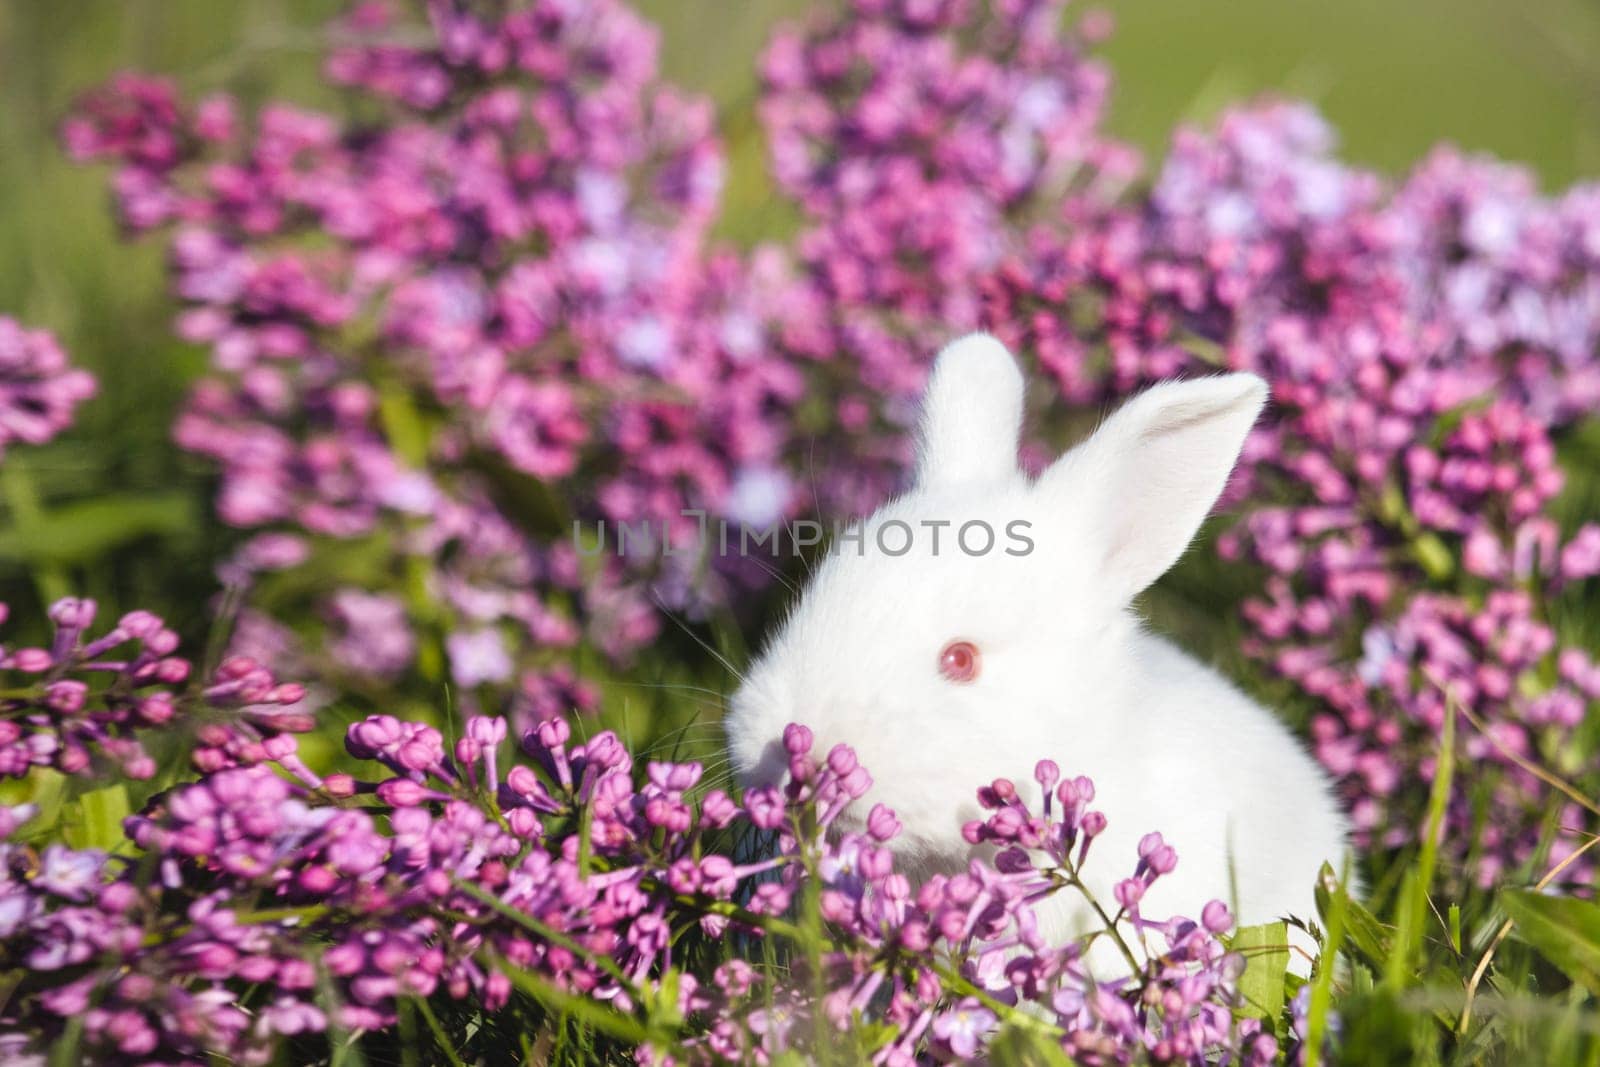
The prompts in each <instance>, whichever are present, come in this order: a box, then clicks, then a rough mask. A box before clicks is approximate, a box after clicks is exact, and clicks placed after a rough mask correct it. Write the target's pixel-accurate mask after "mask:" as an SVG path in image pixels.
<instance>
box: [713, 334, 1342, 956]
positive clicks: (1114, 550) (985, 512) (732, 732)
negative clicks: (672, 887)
mask: <svg viewBox="0 0 1600 1067" xmlns="http://www.w3.org/2000/svg"><path fill="white" fill-rule="evenodd" d="M1266 395H1267V389H1266V384H1265V383H1264V382H1263V381H1262V380H1261V379H1260V378H1258V377H1256V376H1254V375H1251V374H1227V375H1221V376H1218V377H1211V378H1201V379H1197V380H1191V381H1181V382H1177V381H1175V382H1167V383H1163V384H1161V385H1158V386H1156V387H1154V388H1152V389H1150V390H1148V391H1147V392H1144V393H1142V394H1140V395H1139V396H1137V397H1135V398H1133V399H1132V400H1130V401H1128V402H1127V403H1126V404H1125V405H1123V407H1122V408H1121V409H1120V410H1119V411H1117V412H1116V413H1115V414H1113V415H1112V416H1111V417H1110V418H1108V419H1107V420H1106V421H1105V422H1104V424H1103V425H1102V426H1101V427H1100V428H1099V430H1098V431H1097V432H1095V433H1094V434H1093V435H1092V436H1091V437H1090V438H1089V439H1088V440H1087V441H1085V442H1084V443H1082V444H1081V445H1079V446H1078V447H1076V448H1074V449H1073V450H1071V451H1070V452H1068V453H1067V454H1066V455H1065V456H1063V457H1062V458H1061V459H1060V460H1059V461H1057V462H1056V463H1055V464H1054V465H1053V466H1051V467H1050V468H1049V469H1048V470H1047V471H1045V472H1044V474H1042V475H1041V476H1040V477H1039V478H1038V479H1037V480H1031V479H1029V478H1028V477H1027V476H1026V475H1024V474H1023V473H1022V472H1021V471H1020V470H1019V468H1018V465H1017V442H1018V435H1019V432H1020V426H1021V420H1022V399H1023V381H1022V377H1021V374H1020V372H1019V371H1018V368H1017V365H1016V362H1015V361H1014V360H1013V359H1012V357H1011V355H1010V353H1008V352H1007V351H1006V349H1005V348H1004V346H1002V345H1001V344H1000V343H999V342H998V341H996V340H995V339H994V338H992V337H989V336H986V335H982V334H978V335H973V336H970V337H966V338H963V339H961V340H959V341H956V342H954V343H953V344H951V345H950V346H948V347H947V348H946V349H945V350H944V351H943V352H942V353H941V354H940V355H939V358H938V360H937V362H936V363H935V366H934V370H933V374H932V377H931V378H930V380H929V385H928V389H927V395H926V398H925V400H924V404H923V415H922V424H921V427H920V435H919V440H920V448H919V459H918V464H917V474H916V480H915V485H914V487H913V488H912V490H911V491H910V492H908V493H907V494H906V495H904V496H902V497H900V498H899V499H897V500H894V501H892V502H890V503H888V504H886V505H885V506H884V507H883V508H882V509H880V510H879V511H878V512H877V513H876V514H875V515H873V516H872V517H871V518H869V519H868V520H866V523H865V529H866V536H865V537H864V538H863V539H862V543H861V544H860V546H859V548H858V547H857V545H856V544H854V543H851V542H849V541H841V542H840V543H839V544H837V545H836V546H835V548H834V550H833V551H832V552H831V553H830V554H829V556H828V557H827V558H826V559H825V560H824V561H823V562H822V563H821V564H820V566H819V567H818V569H817V571H816V573H815V575H814V576H813V578H812V579H811V582H810V585H809V588H808V589H807V591H806V593H805V594H804V595H803V596H802V598H801V599H800V601H799V603H798V605H797V606H796V608H795V610H794V612H793V614H792V615H791V616H790V617H789V618H788V620H787V621H786V623H785V624H784V625H783V626H782V628H781V629H780V630H779V632H778V633H777V634H776V636H775V638H774V639H773V640H772V641H771V643H770V645H769V646H768V647H767V649H766V650H765V652H764V653H763V654H762V655H761V657H760V658H759V659H758V660H757V661H756V663H755V664H754V665H753V666H752V667H751V669H750V671H749V673H748V675H747V677H746V680H745V681H744V683H743V685H742V686H741V687H740V689H739V691H738V692H737V693H736V694H735V696H734V698H733V702H732V704H731V708H730V713H729V717H728V720H727V732H728V739H729V747H730V750H731V753H732V756H733V760H734V763H735V765H736V767H737V768H738V769H739V771H740V773H741V775H742V776H743V777H744V779H745V780H746V781H747V782H752V783H754V782H771V781H775V780H777V779H778V778H779V777H781V774H782V768H783V766H784V760H783V755H782V750H781V744H780V743H779V738H780V736H781V733H782V730H783V727H784V725H785V724H786V723H789V722H800V723H804V724H806V725H808V726H810V727H811V728H812V730H813V731H814V732H815V734H816V739H817V744H818V746H819V748H818V750H819V751H823V752H825V751H827V749H828V748H829V747H830V746H832V745H834V744H836V743H839V742H844V743H846V744H849V745H851V746H853V747H854V748H855V750H856V753H857V755H858V756H859V757H860V759H861V762H862V763H863V764H864V765H865V766H866V767H867V769H868V770H869V771H870V772H871V774H872V778H873V787H872V790H871V792H870V793H869V794H868V795H867V797H866V798H865V800H864V801H858V802H857V804H856V805H855V806H854V813H855V817H856V818H857V819H860V818H862V817H863V816H864V815H865V813H866V812H867V811H868V810H869V809H870V808H871V806H872V804H873V803H876V802H879V801H881V802H883V803H885V804H887V805H888V806H889V807H891V808H893V809H894V811H895V812H896V814H897V815H898V816H899V817H900V820H901V822H902V823H903V825H904V831H903V833H902V835H901V836H900V838H899V839H897V841H896V842H895V843H894V846H893V847H894V848H895V850H896V852H897V854H898V855H899V856H900V857H901V861H902V864H903V865H905V866H907V867H908V868H910V869H911V870H913V871H914V872H918V873H927V872H930V871H934V870H946V871H948V870H952V869H956V868H959V867H961V866H963V865H964V864H965V862H966V860H967V858H968V857H969V855H970V854H971V851H970V848H969V846H968V845H967V844H966V842H965V841H964V840H963V839H962V836H961V827H962V824H963V823H964V822H966V821H968V820H970V819H973V818H977V817H978V816H979V815H980V809H979V808H978V805H977V802H976V799H975V796H974V791H975V787H976V786H978V785H980V784H983V783H986V782H988V781H990V780H992V779H994V778H998V777H1006V778H1010V779H1012V780H1013V781H1015V782H1016V783H1017V785H1018V787H1019V788H1020V789H1023V790H1025V791H1026V794H1027V796H1028V799H1029V802H1030V804H1036V803H1037V797H1038V787H1037V785H1036V784H1034V783H1033V781H1032V777H1031V775H1032V770H1033V767H1034V764H1035V763H1036V762H1037V761H1038V760H1039V759H1041V758H1050V759H1053V760H1055V761H1056V762H1057V763H1058V764H1059V765H1060V767H1061V769H1062V771H1063V773H1065V774H1067V775H1078V774H1086V775H1089V776H1090V777H1092V778H1093V779H1094V782H1095V787H1096V791H1097V793H1096V798H1095V803H1094V806H1095V807H1097V808H1099V809H1101V810H1103V811H1104V812H1105V813H1106V815H1107V818H1108V819H1109V826H1108V828H1107V830H1106V831H1105V833H1104V835H1103V836H1102V837H1101V838H1100V839H1099V840H1097V841H1096V843H1095V845H1094V847H1093V849H1092V850H1091V852H1090V858H1089V862H1088V863H1087V864H1086V870H1085V876H1086V877H1085V880H1086V882H1087V883H1088V885H1089V887H1090V888H1091V889H1092V890H1093V891H1094V892H1095V894H1096V895H1097V896H1098V897H1099V898H1100V899H1101V900H1102V901H1103V902H1107V903H1109V902H1110V901H1111V900H1112V895H1111V889H1112V886H1113V885H1114V884H1115V882H1116V881H1117V880H1118V879H1120V878H1124V877H1127V875H1128V874H1130V873H1131V872H1132V869H1133V866H1134V863H1135V862H1136V859H1137V850H1136V846H1137V843H1138V841H1139V838H1140V837H1141V836H1142V835H1144V834H1145V833H1147V832H1149V831H1151V830H1159V831H1160V832H1161V833H1162V835H1163V836H1164V837H1165V838H1166V840H1167V841H1168V843H1170V844H1171V845H1172V846H1173V847H1174V848H1175V849H1176V850H1177V852H1178V856H1179V863H1178V868H1177V870H1176V871H1175V872H1173V873H1172V874H1170V875H1167V876H1166V877H1164V878H1161V879H1160V880H1159V881H1158V882H1157V883H1156V885H1155V886H1154V887H1153V889H1152V890H1151V891H1150V893H1149V895H1148V896H1147V897H1146V898H1145V903H1144V905H1143V907H1142V910H1143V911H1144V913H1145V914H1146V915H1150V916H1153V917H1158V918H1165V917H1166V916H1168V915H1175V914H1185V915H1190V916H1198V915H1199V912H1200V910H1201V908H1202V907H1203V906H1204V905H1205V903H1206V902H1207V901H1209V900H1212V899H1220V900H1224V901H1227V902H1230V903H1232V904H1233V905H1234V907H1235V909H1236V914H1237V916H1238V918H1239V920H1240V921H1241V922H1242V923H1244V924H1252V923H1258V922H1267V921H1271V920H1273V919H1276V918H1279V917H1282V916H1287V915H1295V916H1299V917H1302V918H1308V919H1315V918H1316V910H1315V906H1314V902H1313V885H1314V883H1315V881H1316V877H1317V872H1318V869H1319V867H1320V866H1321V865H1322V863H1323V862H1324V861H1327V862H1330V863H1332V864H1333V865H1334V867H1335V869H1338V868H1339V866H1340V863H1341V861H1342V860H1343V857H1344V852H1345V848H1346V843H1345V842H1346V836H1347V824H1346V821H1345V818H1344V816H1343V814H1342V813H1341V811H1340V809H1339V806H1338V804H1337V803H1336V802H1335V800H1334V798H1333V796H1332V794H1331V792H1330V790H1329V786H1328V782H1327V779H1326V778H1325V777H1324V776H1323V774H1322V772H1321V771H1320V769H1319V768H1318V767H1317V765H1316V763H1315V762H1313V761H1312V760H1311V759H1310V757H1309V756H1308V755H1307V754H1306V752H1305V751H1304V750H1303V749H1302V748H1301V747H1300V745H1299V744H1298V743H1297V742H1296V740H1295V739H1294V737H1293V736H1292V735H1291V734H1290V732H1289V731H1288V730H1287V729H1286V728H1285V727H1284V726H1283V725H1282V724H1281V723H1280V722H1279V721H1278V720H1277V719H1276V718H1275V717H1274V716H1273V715H1272V713H1271V712H1269V711H1267V710H1266V709H1264V708H1262V707H1260V706H1259V705H1257V704H1255V703H1254V702H1252V701H1251V700H1250V699H1249V698H1247V697H1246V696H1244V695H1243V694H1242V693H1241V692H1239V691H1238V690H1237V689H1235V688H1234V687H1233V686H1232V685H1231V684H1230V683H1229V682H1227V681H1226V680H1224V679H1223V678H1222V677H1221V676H1219V675H1218V674H1217V673H1215V672H1214V671H1212V670H1211V669H1209V668H1208V667H1205V666H1203V665H1201V664H1200V663H1198V662H1196V661H1194V660H1192V659H1190V658H1189V657H1188V656H1186V655H1184V654H1183V653H1182V652H1180V651H1178V650H1177V649H1176V648H1175V647H1173V646H1172V645H1171V644H1169V643H1168V642H1167V641H1165V640H1163V639H1162V638H1160V637H1156V636H1153V635H1151V634H1148V633H1146V632H1145V631H1144V630H1143V629H1142V628H1141V626H1140V623H1139V622H1138V620H1137V619H1136V618H1135V616H1134V615H1133V613H1132V612H1131V610H1130V607H1129V602H1130V600H1131V599H1132V598H1133V597H1134V596H1136V595H1137V594H1138V593H1139V592H1140V591H1141V590H1142V589H1144V588H1145V587H1146V586H1147V585H1149V584H1150V583H1151V582H1153V581H1154V580H1155V579H1156V578H1158V577H1159V576H1160V575H1161V574H1162V573H1163V572H1164V571H1165V570H1166V569H1167V568H1168V567H1170V566H1171V565H1172V564H1173V563H1174V562H1175V561H1176V560H1177V559H1178V557H1179V556H1180V555H1181V554H1182V553H1183V551H1184V549H1185V548H1186V547H1187V546H1188V544H1189V541H1190V540H1191V538H1192V537H1193V536H1194V533H1195V531H1196V530H1197V529H1198V528H1199V526H1200V524H1201V522H1202V521H1203V520H1204V518H1205V516H1206V514H1207V513H1208V512H1209V510H1210V509H1211V507H1212V505H1213V504H1214V503H1215V502H1216V499H1217V497H1218V495H1219V494H1220V493H1221V491H1222V489H1223V487H1224V485H1225V483H1226V481H1227V478H1228V474H1229V472H1230V470H1231V469H1232V467H1233V465H1234V462H1235V461H1236V459H1237V458H1238V454H1239V450H1240V447H1241V445H1242V443H1243V441H1244V438H1245V435H1246V434H1247V433H1248V431H1249V429H1250V426H1251V425H1252V423H1253V422H1254V421H1255V419H1256V416H1257V414H1258V413H1259V412H1260V410H1261V407H1262V404H1263V403H1264V401H1265V400H1266ZM896 519H898V520H901V521H903V522H905V523H907V524H909V526H910V527H911V528H912V530H913V532H914V534H915V536H914V537H913V538H912V539H911V540H912V546H911V549H910V551H909V552H907V553H906V554H905V555H903V556H890V555H887V554H885V553H884V552H883V551H882V550H881V546H880V545H879V544H878V541H877V538H876V537H875V536H874V534H873V531H874V530H877V529H878V528H879V527H881V526H882V525H883V524H884V523H886V522H891V521H893V520H896ZM973 520H983V521H985V522H987V523H988V525H989V526H990V527H991V528H993V529H994V531H995V533H996V535H997V537H996V544H995V546H994V548H993V549H992V550H991V551H989V552H987V553H985V554H980V555H969V554H968V553H967V552H965V551H963V550H962V548H961V547H960V546H959V545H958V544H957V543H956V540H955V538H956V534H957V532H958V530H959V529H960V527H961V526H962V525H963V524H964V523H967V522H971V521H973ZM1017 520H1022V521H1025V522H1028V523H1029V524H1031V525H1030V526H1029V527H1027V528H1026V536H1027V537H1029V538H1031V540H1032V541H1033V543H1034V547H1033V550H1032V551H1031V552H1028V553H1026V554H1020V555H1012V554H1008V553H1007V551H1006V549H1007V548H1008V547H1010V548H1013V549H1015V550H1019V551H1020V549H1021V544H1020V542H1019V541H1017V540H1015V539H1008V538H1007V535H1006V530H1007V528H1008V524H1011V523H1013V522H1015V521H1017ZM924 522H949V523H950V525H949V526H945V527H938V528H934V527H929V526H925V525H923V523H924ZM935 530H936V532H937V533H938V535H939V536H938V544H937V547H936V548H935V545H934V539H933V537H932V536H930V535H931V534H932V533H934V532H935ZM904 540H905V538H904V536H903V535H902V534H901V533H900V532H899V531H898V530H895V531H894V532H893V534H892V536H889V537H888V538H887V541H888V544H889V547H890V548H891V549H898V548H899V547H900V545H901V544H902V543H903V542H904ZM983 540H984V538H983V537H982V532H981V529H980V528H974V529H973V530H972V531H971V536H970V537H969V544H970V546H971V547H972V548H974V549H976V548H979V547H981V545H982V542H983ZM958 639H965V640H969V641H971V642H972V643H974V644H975V645H977V646H978V648H979V650H980V654H981V671H980V673H979V676H978V677H977V679H976V680H974V681H972V682H971V683H968V684H956V683H952V682H950V681H947V680H946V679H945V678H944V677H943V676H941V674H940V672H939V669H938V660H939V655H940V651H941V650H942V649H943V647H944V646H945V645H946V644H947V643H948V642H950V641H952V640H958ZM1112 906H1114V905H1112ZM1039 918H1040V921H1041V926H1042V928H1043V929H1044V932H1045V933H1046V934H1047V935H1048V936H1052V937H1056V938H1063V937H1065V936H1067V935H1069V934H1076V933H1081V932H1083V931H1085V930H1087V929H1091V928H1093V927H1094V925H1095V924H1094V923H1092V922H1091V921H1090V915H1089V914H1088V913H1087V910H1086V908H1085V906H1084V905H1083V904H1082V901H1081V899H1080V898H1078V897H1077V895H1076V894H1073V893H1071V892H1063V893H1058V894H1056V895H1055V896H1054V897H1053V898H1051V900H1050V901H1049V902H1048V903H1046V904H1045V905H1043V906H1042V907H1041V908H1040V915H1039ZM1097 955H1099V954H1097ZM1100 958H1101V959H1102V960H1104V959H1106V958H1107V957H1105V956H1100ZM1091 959H1093V957H1091Z"/></svg>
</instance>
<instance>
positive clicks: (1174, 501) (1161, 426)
mask: <svg viewBox="0 0 1600 1067" xmlns="http://www.w3.org/2000/svg"><path fill="white" fill-rule="evenodd" d="M1266 399H1267V383H1266V382H1264V381H1262V380H1261V379H1260V378H1258V377H1256V376H1255V375H1254V374H1224V375H1220V376H1217V377H1213V378H1200V379H1195V380H1192V381H1177V382H1164V383H1162V384H1161V385H1157V386H1155V387H1154V388H1153V389H1149V390H1147V391H1146V392H1144V393H1141V394H1139V395H1138V396H1136V397H1134V398H1133V399H1132V400H1130V401H1128V402H1127V403H1126V404H1124V405H1123V406H1122V407H1121V408H1120V409H1119V410H1118V411H1117V412H1116V413H1115V414H1113V415H1112V416H1111V417H1110V418H1108V419H1107V420H1106V421H1105V422H1104V423H1103V424H1102V425H1101V426H1100V428H1099V429H1098V430H1096V431H1095V432H1094V434H1093V436H1091V437H1090V438H1089V439H1088V440H1087V441H1085V442H1084V443H1083V444H1081V445H1079V446H1078V447H1077V448H1074V449H1073V450H1072V451H1070V452H1068V453H1067V454H1066V455H1065V456H1063V457H1061V459H1059V460H1057V461H1056V463H1055V464H1054V465H1053V466H1051V467H1050V469H1049V470H1047V471H1045V473H1044V474H1043V475H1042V476H1041V477H1040V479H1039V482H1038V484H1037V486H1036V489H1035V491H1036V492H1037V493H1039V494H1041V495H1042V496H1043V498H1044V499H1045V501H1046V507H1047V508H1048V509H1049V511H1050V512H1052V513H1054V514H1056V515H1058V516H1060V517H1061V518H1062V519H1063V525H1070V527H1071V528H1072V529H1075V530H1081V531H1083V532H1084V534H1085V535H1086V537H1087V541H1088V543H1087V546H1086V547H1087V550H1088V552H1089V553H1090V554H1091V557H1092V559H1093V563H1094V565H1095V566H1096V568H1097V571H1098V573H1100V574H1101V575H1103V576H1104V579H1105V581H1106V582H1108V583H1109V590H1108V591H1109V592H1110V594H1111V595H1112V596H1113V597H1116V598H1118V599H1119V600H1121V601H1126V600H1129V599H1131V598H1132V597H1134V596H1135V595H1136V594H1138V593H1139V592H1140V590H1142V589H1144V588H1145V587H1146V586H1148V585H1149V584H1150V583H1151V582H1153V581H1155V580H1156V579H1157V578H1159V577H1161V575H1162V574H1163V573H1165V572H1166V570H1167V568H1168V567H1171V566H1172V565H1173V564H1174V563H1176V562H1177V561H1178V557H1179V556H1181V555H1183V551H1184V549H1185V548H1187V547H1188V545H1189V542H1190V541H1191V540H1192V539H1193V538H1194V535H1195V532H1196V531H1197V530H1199V528H1200V524H1201V523H1202V522H1204V521H1205V518H1206V515H1207V513H1208V512H1210V510H1211V506H1212V505H1213V504H1215V503H1216V502H1217V497H1218V496H1220V495H1221V493H1222V490H1223V488H1224V487H1225V486H1226V485H1227V483H1228V474H1229V472H1230V471H1232V470H1233V465H1234V463H1235V462H1237V461H1238V458H1239V450H1240V449H1241V448H1242V447H1243V446H1244V439H1245V436H1246V435H1247V434H1248V433H1249V432H1250V427H1251V425H1252V424H1253V423H1254V422H1255V421H1256V416H1257V415H1259V414H1260V413H1261V407H1262V405H1263V404H1264V403H1265V402H1266Z"/></svg>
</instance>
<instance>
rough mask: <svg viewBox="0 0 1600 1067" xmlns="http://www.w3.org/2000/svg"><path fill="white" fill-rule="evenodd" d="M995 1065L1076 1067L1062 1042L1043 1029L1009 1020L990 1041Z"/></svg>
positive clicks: (1013, 1066) (992, 1060) (992, 1062)
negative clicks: (1058, 1041) (1055, 1039)
mask: <svg viewBox="0 0 1600 1067" xmlns="http://www.w3.org/2000/svg"><path fill="white" fill-rule="evenodd" d="M989 1062H990V1063H991V1064H993V1065H994V1067H1072V1064H1073V1060H1072V1057H1071V1056H1068V1055H1067V1053H1066V1050H1064V1049H1063V1048H1062V1047H1061V1046H1060V1044H1058V1043H1057V1042H1055V1041H1053V1040H1051V1038H1050V1036H1049V1035H1048V1034H1044V1033H1041V1032H1040V1031H1039V1030H1037V1029H1035V1028H1033V1027H1030V1026H1022V1025H1019V1024H1018V1023H1015V1022H1008V1023H1006V1024H1005V1025H1004V1026H1002V1027H1001V1028H1000V1032H999V1033H998V1034H996V1035H995V1036H994V1040H993V1041H991V1042H990V1043H989Z"/></svg>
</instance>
